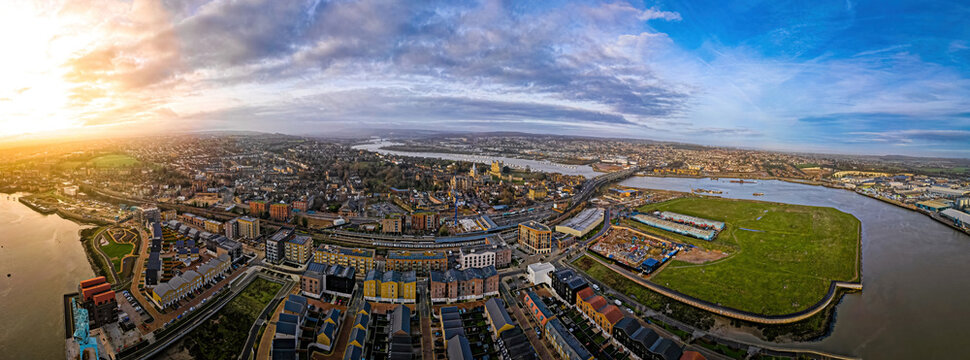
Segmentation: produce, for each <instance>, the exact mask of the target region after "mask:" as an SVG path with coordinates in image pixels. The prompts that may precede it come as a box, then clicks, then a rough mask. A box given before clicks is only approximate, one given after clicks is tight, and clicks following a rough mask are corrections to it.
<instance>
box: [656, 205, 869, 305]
mask: <svg viewBox="0 0 970 360" xmlns="http://www.w3.org/2000/svg"><path fill="white" fill-rule="evenodd" d="M650 210H666V211H673V212H677V213H681V214H687V215H692V216H698V217H702V218H707V219H711V220H718V221H723V222H725V223H726V224H727V226H726V228H725V230H724V231H723V232H722V233H721V234H719V235H718V237H717V238H716V239H715V241H714V244H712V245H717V243H720V244H724V245H731V246H735V247H736V250H735V253H734V256H732V257H730V258H728V259H725V260H723V261H718V262H715V263H711V264H706V265H705V264H702V265H695V264H689V263H685V262H681V261H676V260H674V261H673V262H672V263H671V264H670V265H668V266H667V267H666V268H664V269H663V270H662V271H661V272H660V273H658V274H656V275H655V276H654V277H653V279H652V281H653V282H655V283H658V284H660V285H664V286H667V287H669V288H672V289H675V290H677V291H680V292H682V293H684V294H688V295H691V296H694V297H696V298H699V299H704V300H707V301H710V302H713V303H718V304H721V305H724V306H728V307H732V308H735V309H740V310H745V311H750V312H754V313H760V314H766V315H780V314H790V313H793V312H797V311H800V310H803V309H806V308H808V307H809V306H811V305H814V304H815V303H817V302H818V301H819V300H821V299H822V298H823V297H824V296H825V293H826V292H827V291H828V288H829V284H830V282H831V281H832V280H842V281H854V280H857V278H858V275H857V266H858V265H857V263H856V260H857V257H858V251H859V227H860V223H859V220H858V219H856V218H855V217H854V216H852V215H849V214H846V213H843V212H841V211H838V210H836V209H833V208H822V207H811V206H800V205H788V204H778V203H767V202H760V201H748V200H732V199H722V198H681V199H675V200H671V201H668V202H664V203H658V204H650V205H646V206H644V207H642V208H641V211H643V212H645V211H650ZM746 229H749V230H746ZM751 230H754V231H751ZM698 244H699V246H704V245H705V244H703V242H701V243H698Z"/></svg>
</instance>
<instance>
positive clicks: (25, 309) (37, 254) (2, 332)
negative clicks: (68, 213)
mask: <svg viewBox="0 0 970 360" xmlns="http://www.w3.org/2000/svg"><path fill="white" fill-rule="evenodd" d="M18 196H20V195H19V194H14V195H8V194H0V359H63V358H64V311H63V309H64V307H63V300H62V299H63V297H62V295H64V294H66V293H69V292H74V291H77V284H78V282H79V281H81V280H84V279H87V278H91V277H93V276H94V275H93V272H92V270H91V266H90V265H89V264H88V261H87V258H86V257H85V255H84V249H83V247H82V246H81V242H80V241H78V239H79V236H80V235H79V234H78V231H80V230H81V229H82V226H81V225H78V224H76V223H74V222H72V221H69V220H65V219H63V218H61V217H59V216H57V215H42V214H40V213H37V212H35V211H33V210H31V209H30V208H28V207H26V206H24V205H23V204H21V203H20V202H18V201H17V200H16V199H17V197H18ZM7 274H10V276H9V277H8V276H7Z"/></svg>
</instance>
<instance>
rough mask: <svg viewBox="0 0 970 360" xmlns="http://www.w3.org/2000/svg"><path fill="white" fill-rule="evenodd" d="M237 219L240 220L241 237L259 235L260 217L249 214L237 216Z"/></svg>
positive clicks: (253, 237) (255, 236) (248, 237)
mask: <svg viewBox="0 0 970 360" xmlns="http://www.w3.org/2000/svg"><path fill="white" fill-rule="evenodd" d="M236 221H238V222H239V233H238V234H239V235H238V236H239V237H240V238H243V239H255V238H257V237H259V234H260V230H261V229H260V228H259V219H256V218H251V217H249V216H243V217H240V218H237V219H236Z"/></svg>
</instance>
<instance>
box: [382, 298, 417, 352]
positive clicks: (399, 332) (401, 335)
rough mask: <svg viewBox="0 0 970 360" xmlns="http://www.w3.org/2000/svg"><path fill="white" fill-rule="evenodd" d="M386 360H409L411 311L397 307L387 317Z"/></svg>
mask: <svg viewBox="0 0 970 360" xmlns="http://www.w3.org/2000/svg"><path fill="white" fill-rule="evenodd" d="M388 320H389V327H388V334H387V336H388V339H387V343H388V346H387V359H391V360H396V359H411V358H412V357H413V351H412V346H411V309H410V308H408V307H407V306H404V305H398V306H397V307H396V308H394V310H393V311H391V313H390V314H389V315H388Z"/></svg>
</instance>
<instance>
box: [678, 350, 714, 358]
mask: <svg viewBox="0 0 970 360" xmlns="http://www.w3.org/2000/svg"><path fill="white" fill-rule="evenodd" d="M680 360H707V358H705V357H704V355H701V353H699V352H696V351H692V350H691V351H684V354H683V355H680Z"/></svg>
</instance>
